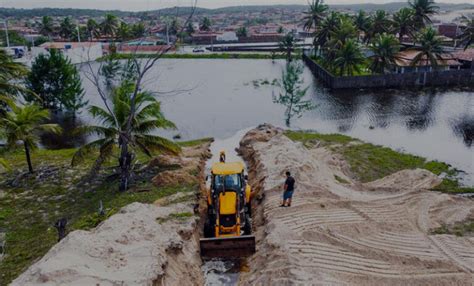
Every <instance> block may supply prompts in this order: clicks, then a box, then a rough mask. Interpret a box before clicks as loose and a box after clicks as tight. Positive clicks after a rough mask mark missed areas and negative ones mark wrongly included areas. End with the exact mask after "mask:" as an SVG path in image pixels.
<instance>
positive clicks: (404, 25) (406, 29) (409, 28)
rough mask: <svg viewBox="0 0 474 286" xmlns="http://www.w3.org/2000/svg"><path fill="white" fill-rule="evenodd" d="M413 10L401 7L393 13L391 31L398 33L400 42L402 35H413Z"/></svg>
mask: <svg viewBox="0 0 474 286" xmlns="http://www.w3.org/2000/svg"><path fill="white" fill-rule="evenodd" d="M414 17H415V10H413V9H410V8H402V9H400V10H398V11H397V12H395V14H393V19H392V26H393V32H394V33H396V34H398V39H399V40H400V42H401V41H402V39H403V36H413V33H414V31H415V18H414Z"/></svg>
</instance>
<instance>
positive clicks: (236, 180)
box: [214, 174, 241, 190]
mask: <svg viewBox="0 0 474 286" xmlns="http://www.w3.org/2000/svg"><path fill="white" fill-rule="evenodd" d="M223 184H225V188H226V189H234V190H240V188H241V182H240V175H239V174H234V175H228V176H219V175H217V176H215V177H214V185H215V186H216V189H222V187H223Z"/></svg>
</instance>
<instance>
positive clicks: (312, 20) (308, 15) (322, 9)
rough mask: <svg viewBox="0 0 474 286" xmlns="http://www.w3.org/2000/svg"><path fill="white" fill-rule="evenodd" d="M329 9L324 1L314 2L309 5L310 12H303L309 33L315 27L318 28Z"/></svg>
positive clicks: (305, 25)
mask: <svg viewBox="0 0 474 286" xmlns="http://www.w3.org/2000/svg"><path fill="white" fill-rule="evenodd" d="M328 9H329V7H328V5H325V4H324V0H313V2H312V3H309V9H308V11H306V12H303V13H304V14H305V16H304V18H303V21H304V26H303V27H304V29H305V30H307V31H309V30H311V29H312V28H313V27H317V26H318V25H319V23H321V21H322V20H323V19H324V17H325V16H326V13H327V11H328Z"/></svg>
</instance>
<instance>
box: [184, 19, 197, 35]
mask: <svg viewBox="0 0 474 286" xmlns="http://www.w3.org/2000/svg"><path fill="white" fill-rule="evenodd" d="M194 32H195V31H194V26H193V23H191V22H189V23H188V25H187V26H186V33H188V34H189V35H191V34H193V33H194Z"/></svg>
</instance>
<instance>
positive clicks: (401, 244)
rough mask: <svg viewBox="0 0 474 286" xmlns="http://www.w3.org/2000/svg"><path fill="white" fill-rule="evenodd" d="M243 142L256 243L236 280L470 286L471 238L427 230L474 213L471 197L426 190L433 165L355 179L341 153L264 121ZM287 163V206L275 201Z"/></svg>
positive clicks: (473, 267) (473, 246) (473, 249)
mask: <svg viewBox="0 0 474 286" xmlns="http://www.w3.org/2000/svg"><path fill="white" fill-rule="evenodd" d="M240 151H241V153H242V155H243V157H244V158H245V159H246V160H247V162H248V165H249V168H250V175H251V180H252V183H253V185H254V188H255V189H257V190H258V191H259V194H258V196H257V200H256V201H257V202H259V204H258V205H257V204H256V205H257V206H256V211H255V212H254V214H255V217H254V220H255V222H256V224H257V241H258V249H257V254H256V255H255V256H254V257H252V258H251V259H250V263H249V266H250V267H249V268H250V272H248V273H244V274H241V280H240V281H241V282H242V284H244V285H255V284H257V285H276V284H279V285H282V284H283V285H297V284H304V285H315V284H316V285H331V284H334V285H387V284H389V285H473V282H474V280H473V273H474V244H473V240H472V239H471V238H463V237H456V236H452V235H430V234H429V232H428V230H429V229H431V228H434V227H438V226H440V224H441V223H452V222H456V221H460V220H463V219H466V218H467V217H468V216H470V215H473V214H474V202H473V201H472V200H470V199H464V198H456V197H453V196H449V195H446V194H441V193H436V192H431V191H427V189H429V188H430V187H433V186H435V185H436V184H438V183H439V179H438V178H437V177H436V176H435V175H433V174H432V173H430V172H428V171H425V170H405V171H401V172H398V173H395V174H392V175H390V176H388V177H385V178H383V179H380V180H377V181H375V182H371V183H368V184H360V183H357V182H353V181H351V179H350V178H349V177H348V176H346V174H345V173H344V170H345V162H344V161H343V160H341V158H339V157H338V156H335V155H333V154H331V152H329V151H328V150H326V149H325V148H314V149H307V148H305V147H303V146H302V145H301V144H299V143H295V142H293V141H291V140H290V139H288V138H287V137H286V136H284V135H283V134H282V131H281V130H278V129H275V128H273V127H271V126H267V125H264V126H260V127H259V128H257V129H254V130H252V131H250V132H249V133H247V135H246V136H245V137H244V138H243V139H242V141H241V148H240ZM286 170H290V171H292V173H294V174H295V178H296V180H297V189H296V191H295V198H294V201H293V205H292V207H290V208H281V207H278V206H279V203H280V199H281V183H282V182H283V181H284V176H283V174H284V172H285V171H286ZM335 175H337V176H338V177H340V178H343V179H344V180H347V181H348V182H349V183H347V184H343V183H340V182H339V181H338V180H336V179H335Z"/></svg>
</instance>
